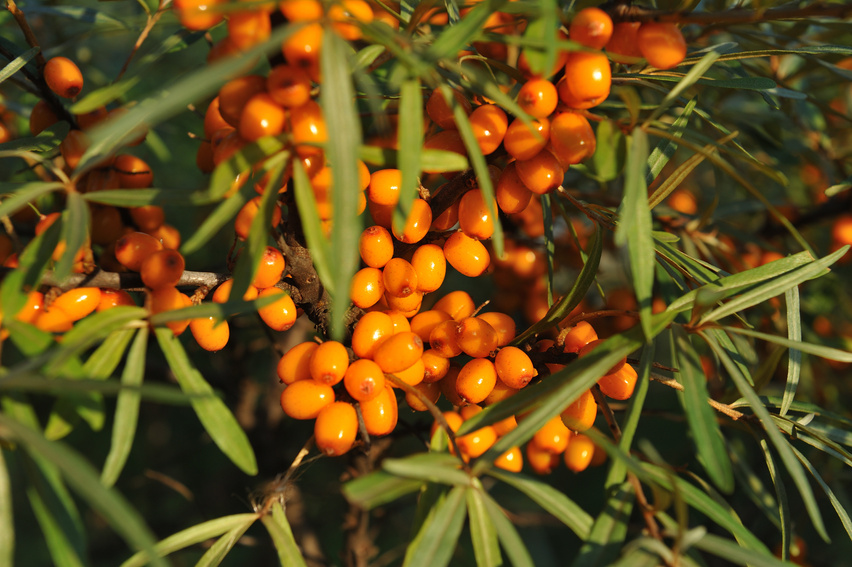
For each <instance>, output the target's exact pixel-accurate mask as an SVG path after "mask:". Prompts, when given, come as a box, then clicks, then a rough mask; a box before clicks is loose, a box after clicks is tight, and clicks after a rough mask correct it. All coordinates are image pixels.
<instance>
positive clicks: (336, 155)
mask: <svg viewBox="0 0 852 567" xmlns="http://www.w3.org/2000/svg"><path fill="white" fill-rule="evenodd" d="M349 53H350V49H349V46H348V44H347V43H346V42H345V41H344V40H343V39H342V38H341V37H340V36H339V35H338V34H337V33H336V32H335V31H334V30H333V29H331V28H330V27H329V28H326V29H325V31H324V33H323V44H322V51H321V52H320V69H321V70H322V81H323V89H322V93H321V94H320V101H321V103H322V111H323V115H324V117H325V122H326V125H327V127H328V131H329V133H330V135H329V138H328V142H327V143H326V146H325V152H326V157H327V158H328V161H329V162H330V163H332V164H333V166H332V176H333V178H334V191H333V192H332V193H333V194H332V207H333V208H334V222H333V223H332V227H331V249H330V251H329V252H330V255H329V260H330V264H329V271H330V274H329V275H330V276H331V280H330V281H323V283H324V284H326V285H327V286H328V285H330V286H331V289H332V290H333V291H331V295H332V304H331V335H332V337H333V338H334V339H336V340H340V339H342V338H343V335H344V334H345V332H346V328H345V323H344V319H345V317H346V312H347V311H348V309H349V288H350V282H351V281H352V276H353V275H354V274H355V271H356V270H357V269H358V262H359V258H360V256H359V255H358V235H359V234H360V233H361V223H360V222H359V220H358V195H359V194H360V192H361V189H360V187H359V186H358V148H359V147H360V145H361V143H362V141H363V140H362V135H361V120H360V119H359V117H358V107H357V105H356V103H355V100H356V98H355V91H354V88H353V86H352V70H351V68H350V65H349ZM303 218H304V217H303Z"/></svg>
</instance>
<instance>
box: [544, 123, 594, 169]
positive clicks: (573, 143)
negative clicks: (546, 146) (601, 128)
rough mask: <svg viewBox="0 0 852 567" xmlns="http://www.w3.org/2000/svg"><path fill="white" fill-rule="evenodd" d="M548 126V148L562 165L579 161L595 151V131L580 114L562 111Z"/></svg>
mask: <svg viewBox="0 0 852 567" xmlns="http://www.w3.org/2000/svg"><path fill="white" fill-rule="evenodd" d="M550 126H551V127H550V143H551V146H550V149H551V151H552V152H553V155H555V156H556V157H557V159H558V160H559V162H560V163H561V164H562V165H563V166H565V165H566V164H575V163H580V162H581V161H583V160H584V159H586V158H587V157H590V156H591V155H592V154H593V153H595V147H596V145H597V141H596V139H595V133H594V131H593V130H592V127H591V125H590V124H589V121H588V120H587V119H586V117H585V116H583V115H582V114H577V113H576V112H562V113H560V114H559V115H557V116H556V117H555V118H554V119H553V121H552V122H551V125H550Z"/></svg>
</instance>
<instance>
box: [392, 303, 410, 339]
mask: <svg viewBox="0 0 852 567" xmlns="http://www.w3.org/2000/svg"><path fill="white" fill-rule="evenodd" d="M385 314H386V315H387V316H388V317H390V318H391V323H392V324H393V334H394V335H397V334H399V333H407V332H409V331H410V330H411V323H409V322H408V318H407V316H406V315H405V313H402V312H400V311H396V310H395V309H388V310H387V311H385ZM413 316H414V315H412V317H413Z"/></svg>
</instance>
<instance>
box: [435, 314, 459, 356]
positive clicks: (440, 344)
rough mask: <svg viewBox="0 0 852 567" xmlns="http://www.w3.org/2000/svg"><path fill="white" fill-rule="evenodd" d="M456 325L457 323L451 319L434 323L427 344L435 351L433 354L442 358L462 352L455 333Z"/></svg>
mask: <svg viewBox="0 0 852 567" xmlns="http://www.w3.org/2000/svg"><path fill="white" fill-rule="evenodd" d="M457 325H458V323H456V321H455V320H452V319H450V320H447V321H443V322H441V323H438V324H437V325H435V327H434V328H433V329H432V332H431V333H429V346H430V347H431V348H432V350H434V351H435V354H438V355H439V356H443V357H444V358H452V357H454V356H458V355H460V354H461V353H462V349H461V347H460V346H459V340H458V335H457V334H456V327H457Z"/></svg>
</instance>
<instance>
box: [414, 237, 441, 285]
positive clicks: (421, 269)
mask: <svg viewBox="0 0 852 567" xmlns="http://www.w3.org/2000/svg"><path fill="white" fill-rule="evenodd" d="M411 265H412V267H413V268H414V271H415V273H416V274H417V289H418V290H419V291H422V292H424V293H429V292H432V291H435V290H437V289H438V288H440V287H441V284H443V283H444V277H445V276H446V274H447V259H446V258H445V257H444V251H443V250H442V249H441V247H440V246H438V245H436V244H424V245H422V246H419V247H418V248H417V250H415V251H414V254H413V255H412V257H411Z"/></svg>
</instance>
